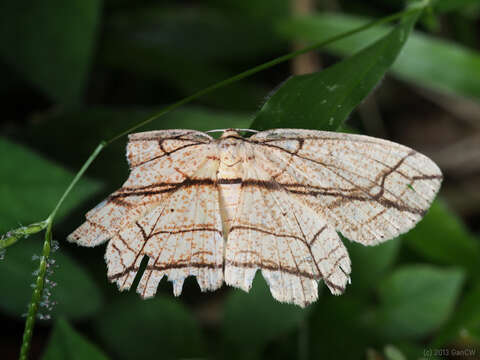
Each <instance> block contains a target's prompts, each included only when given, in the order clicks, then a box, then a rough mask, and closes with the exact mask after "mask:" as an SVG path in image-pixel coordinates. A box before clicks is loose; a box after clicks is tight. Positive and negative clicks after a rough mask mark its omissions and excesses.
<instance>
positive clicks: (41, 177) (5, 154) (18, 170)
mask: <svg viewBox="0 0 480 360" xmlns="http://www.w3.org/2000/svg"><path fill="white" fill-rule="evenodd" d="M57 151H58V147H57ZM0 154H2V155H1V161H0V174H2V175H1V182H0V198H1V199H2V201H1V202H0V234H2V233H5V232H7V231H8V230H10V229H13V228H17V227H19V226H20V225H26V224H29V223H33V222H37V221H40V220H43V219H46V218H47V217H48V215H49V214H50V212H51V211H52V210H53V208H54V207H55V204H56V203H57V201H58V200H59V199H60V196H61V195H62V193H63V191H65V189H66V187H67V186H68V184H69V183H70V181H71V180H72V179H73V174H71V173H70V172H68V171H66V170H64V169H62V168H61V167H59V166H57V165H54V164H52V163H51V162H49V161H48V160H46V159H44V158H42V157H41V156H39V155H37V154H35V153H33V152H31V151H29V150H28V149H26V148H23V147H21V146H19V145H16V144H14V143H12V142H10V141H8V140H5V139H1V138H0ZM99 189H100V184H99V183H97V182H94V181H92V180H88V179H84V180H82V181H81V182H80V183H79V184H78V186H77V187H76V188H75V190H74V191H73V192H72V194H71V195H70V197H69V198H68V199H67V201H66V202H65V204H64V206H63V207H62V208H61V209H60V212H59V214H58V218H61V217H62V216H64V215H65V214H66V213H68V211H69V210H71V209H72V208H73V207H74V206H78V204H79V203H80V202H81V201H82V200H84V199H86V198H87V197H89V196H91V195H92V194H94V193H95V192H96V191H98V190H99Z"/></svg>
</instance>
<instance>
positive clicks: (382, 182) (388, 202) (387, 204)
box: [253, 138, 443, 216]
mask: <svg viewBox="0 0 480 360" xmlns="http://www.w3.org/2000/svg"><path fill="white" fill-rule="evenodd" d="M321 139H325V138H318V140H321ZM332 139H333V138H332ZM281 140H287V139H284V138H282V139H281ZM291 140H298V139H297V138H293V139H291ZM272 141H273V140H272ZM276 141H279V139H277V140H276ZM356 141H357V142H369V141H367V140H365V141H359V140H356ZM370 142H371V143H375V144H378V143H376V142H373V141H370ZM253 143H254V144H256V145H260V146H266V147H272V148H275V149H277V150H280V151H282V152H285V153H287V154H289V155H291V156H292V157H293V156H296V157H298V158H300V159H302V160H307V161H310V162H313V163H315V164H317V165H320V166H323V167H324V168H326V169H328V170H330V171H331V172H332V173H334V174H335V175H336V176H338V177H340V178H342V179H343V180H345V181H347V182H348V183H350V184H351V185H352V186H354V187H355V189H352V190H351V191H357V192H360V193H362V194H364V195H363V196H360V195H345V194H341V193H338V192H328V191H327V192H322V191H318V192H315V191H313V192H312V191H303V192H302V191H300V192H299V191H291V192H292V193H295V194H298V195H310V196H338V197H341V198H342V201H340V202H339V203H338V204H334V205H333V204H332V206H333V207H338V206H340V205H342V204H343V202H344V201H347V200H357V201H372V200H373V201H376V202H378V203H379V204H380V205H382V206H384V207H387V208H395V209H397V210H400V211H405V212H409V213H412V214H420V215H422V216H423V215H425V213H426V212H427V210H424V209H419V208H415V207H411V206H407V205H404V204H402V203H403V201H402V199H400V198H399V197H398V196H397V195H395V194H394V193H392V192H391V191H389V190H385V187H384V185H385V180H386V178H387V177H388V176H389V175H390V174H392V173H393V172H395V171H396V170H397V169H398V168H399V167H400V166H401V165H402V163H403V162H404V161H405V160H406V159H407V158H408V157H410V156H412V155H415V154H417V152H416V151H414V150H411V151H410V152H409V153H408V154H407V155H405V156H404V157H402V158H401V159H400V160H399V161H398V162H397V163H396V164H395V165H394V166H389V165H387V164H384V163H382V162H380V163H381V164H382V165H384V166H385V168H386V171H382V172H380V174H379V175H378V176H377V177H376V179H375V181H373V180H371V179H369V178H366V177H364V176H361V175H359V174H356V173H353V172H352V171H349V170H347V169H343V168H342V170H344V171H348V172H350V173H352V174H354V175H356V176H359V177H362V178H363V179H366V180H368V181H370V182H371V183H372V187H371V188H373V187H374V186H380V188H381V189H380V191H379V192H378V194H375V195H372V194H370V193H369V190H370V189H371V188H362V187H360V186H358V185H356V184H355V183H353V182H352V181H351V180H349V179H347V178H345V177H344V176H341V175H340V174H338V173H337V172H335V171H334V170H332V168H336V167H334V166H332V165H326V164H324V163H322V162H320V161H317V160H314V159H310V158H307V157H305V156H301V155H298V154H297V151H298V150H296V151H295V152H292V151H289V150H286V149H284V148H282V147H280V146H277V145H271V144H265V143H263V142H253ZM377 161H378V160H377ZM289 163H290V161H289ZM397 173H400V172H398V171H397ZM400 174H401V175H403V174H402V173H400ZM403 176H405V175H403ZM407 178H408V179H409V180H410V181H411V182H412V183H411V184H413V183H414V182H415V181H417V180H432V179H439V180H441V179H442V178H443V177H442V176H441V175H426V174H425V175H420V176H414V177H408V176H407ZM378 180H380V183H377V181H378ZM293 185H294V186H299V185H300V184H293ZM284 186H286V187H288V186H289V184H284ZM306 187H307V188H308V187H309V185H307V186H306ZM287 190H288V189H287ZM337 190H338V189H337ZM385 191H388V193H389V194H390V195H392V196H393V197H395V198H396V199H398V200H399V203H396V202H394V201H392V200H388V199H385V198H383V194H384V193H385Z"/></svg>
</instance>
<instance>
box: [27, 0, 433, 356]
mask: <svg viewBox="0 0 480 360" xmlns="http://www.w3.org/2000/svg"><path fill="white" fill-rule="evenodd" d="M428 4H429V2H428V1H423V2H421V3H420V4H419V5H417V6H415V7H411V8H409V9H407V10H405V11H401V12H398V13H395V14H392V15H390V16H387V17H384V18H382V19H379V20H375V21H372V22H369V23H367V24H365V25H362V26H359V27H357V28H355V29H352V30H349V31H346V32H344V33H341V34H338V35H335V36H333V37H331V38H329V39H327V40H324V41H321V42H318V43H315V44H312V45H310V46H307V47H305V48H303V49H300V50H297V51H294V52H291V53H289V54H286V55H283V56H280V57H278V58H275V59H273V60H271V61H268V62H266V63H263V64H261V65H258V66H256V67H254V68H251V69H249V70H246V71H244V72H241V73H239V74H237V75H235V76H232V77H230V78H228V79H225V80H223V81H220V82H218V83H216V84H213V85H211V86H208V87H206V88H204V89H202V90H200V91H198V92H196V93H194V94H192V95H190V96H188V97H186V98H183V99H182V100H180V101H177V102H176V103H173V104H171V105H169V106H166V107H164V108H163V109H162V110H160V111H159V112H158V113H156V114H154V115H152V116H151V117H149V118H147V119H146V120H143V121H141V122H139V123H137V124H136V125H134V126H132V127H130V128H128V129H126V130H125V131H122V132H121V133H119V134H117V135H116V136H114V137H112V138H111V139H109V140H106V141H102V142H101V143H100V144H99V145H98V146H97V147H96V149H95V150H94V151H93V153H92V154H91V155H90V156H89V158H88V159H87V161H86V162H85V163H84V164H83V166H82V167H81V169H80V170H79V172H78V173H77V174H76V175H75V177H74V178H73V180H72V182H71V183H70V185H69V186H68V187H67V189H66V190H65V192H64V193H63V195H62V197H61V198H60V200H59V201H58V203H57V204H56V206H55V208H54V209H53V211H52V212H51V214H50V215H49V217H48V218H47V220H45V221H46V231H45V241H44V243H43V250H42V257H41V259H40V265H39V268H38V276H37V279H36V282H35V288H34V290H33V294H32V298H31V301H30V303H29V306H28V314H27V319H26V321H25V330H24V333H23V341H22V345H21V349H20V360H27V359H28V354H29V350H30V345H31V339H32V335H33V328H34V325H35V319H36V315H37V311H38V306H39V302H40V300H41V298H42V293H43V288H44V283H45V275H46V270H47V262H48V258H49V256H50V250H51V241H52V226H53V220H54V218H55V216H56V214H57V212H58V210H59V209H60V207H61V205H62V204H63V202H64V201H65V199H66V198H67V196H68V195H69V194H70V192H71V191H72V189H73V188H74V186H75V185H76V184H77V182H78V181H79V180H80V178H81V177H82V176H83V174H84V173H85V171H86V170H87V169H88V167H89V166H90V165H91V163H92V162H93V160H95V158H96V157H97V156H98V155H99V154H100V152H101V151H102V150H103V149H104V148H105V147H107V146H108V145H110V144H111V143H113V142H114V141H116V140H118V139H120V138H121V137H123V136H125V135H127V134H128V133H130V132H132V131H134V130H136V129H138V128H140V127H142V126H144V125H146V124H148V123H150V122H152V121H153V120H156V119H157V118H159V117H160V116H162V115H164V114H166V113H168V112H170V111H172V110H174V109H176V108H178V107H180V106H182V105H184V104H187V103H189V102H191V101H193V100H195V99H197V98H199V97H201V96H203V95H206V94H208V93H211V92H213V91H214V90H217V89H219V88H222V87H224V86H227V85H229V84H231V83H234V82H236V81H238V80H241V79H244V78H246V77H249V76H252V75H254V74H256V73H258V72H260V71H262V70H265V69H268V68H270V67H272V66H275V65H278V64H280V63H283V62H285V61H288V60H290V59H292V58H294V57H296V56H298V55H301V54H304V53H307V52H309V51H312V50H317V49H320V48H322V47H324V46H326V45H329V44H331V43H333V42H336V41H339V40H342V39H344V38H347V37H349V36H351V35H354V34H356V33H359V32H361V31H364V30H367V29H369V28H371V27H374V26H378V25H382V24H386V23H389V22H392V21H395V20H398V19H401V18H402V17H405V16H408V15H411V14H414V13H417V12H420V11H423V10H424V9H425V8H426V7H427V6H428Z"/></svg>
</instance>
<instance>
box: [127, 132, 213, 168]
mask: <svg viewBox="0 0 480 360" xmlns="http://www.w3.org/2000/svg"><path fill="white" fill-rule="evenodd" d="M172 139H174V138H162V139H160V140H159V142H158V146H159V147H160V150H162V152H163V154H162V155H158V156H155V157H153V158H151V159H148V160H145V161H142V162H141V163H138V164H135V166H134V167H138V166H141V165H145V164H147V163H149V162H151V161H155V160H158V159H161V158H163V157H165V156H170V155H171V154H174V153H176V152H178V151H181V150H185V149H187V148H189V147H192V146H198V145H208V144H209V143H207V142H197V143H193V144H187V145H183V146H180V147H178V148H176V149H175V150H172V151H166V150H165V149H164V147H163V142H164V141H165V140H172ZM142 140H143V139H139V140H135V141H142ZM145 140H147V139H145ZM154 140H156V139H154ZM175 140H183V139H175ZM130 141H132V140H130ZM188 141H192V140H188Z"/></svg>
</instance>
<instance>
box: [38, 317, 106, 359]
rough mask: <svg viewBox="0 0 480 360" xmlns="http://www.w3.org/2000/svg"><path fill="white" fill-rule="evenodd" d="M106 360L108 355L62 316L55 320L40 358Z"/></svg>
mask: <svg viewBox="0 0 480 360" xmlns="http://www.w3.org/2000/svg"><path fill="white" fill-rule="evenodd" d="M83 359H89V360H107V359H108V357H107V356H106V355H105V354H103V353H102V351H101V350H100V349H98V348H97V347H96V346H95V345H93V344H92V343H90V342H89V341H88V340H87V339H85V338H84V337H83V336H82V335H80V334H79V333H78V332H77V331H75V329H73V328H72V327H71V326H70V324H69V323H68V322H67V321H66V320H64V319H63V318H59V319H58V320H57V321H56V322H55V326H54V328H53V331H52V335H51V336H50V340H49V342H48V345H47V348H46V350H45V353H44V354H43V356H42V360H83Z"/></svg>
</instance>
